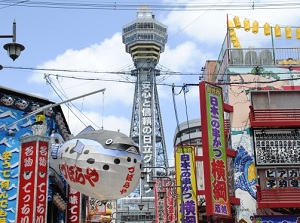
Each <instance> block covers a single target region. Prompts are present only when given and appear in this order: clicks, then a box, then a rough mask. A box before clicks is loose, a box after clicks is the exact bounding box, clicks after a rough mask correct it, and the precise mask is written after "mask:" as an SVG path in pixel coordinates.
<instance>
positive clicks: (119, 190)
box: [58, 130, 142, 200]
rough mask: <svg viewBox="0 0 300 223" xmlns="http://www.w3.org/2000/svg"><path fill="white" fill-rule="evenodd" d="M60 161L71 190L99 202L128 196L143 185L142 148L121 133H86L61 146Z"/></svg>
mask: <svg viewBox="0 0 300 223" xmlns="http://www.w3.org/2000/svg"><path fill="white" fill-rule="evenodd" d="M58 159H59V160H60V166H59V168H60V171H61V173H62V175H63V177H64V179H65V180H66V181H67V183H68V184H69V185H70V187H72V188H73V189H75V190H77V191H79V192H81V193H83V194H85V195H87V196H90V197H93V198H95V199H99V200H115V199H119V198H122V197H125V196H128V195H129V194H130V193H131V192H133V191H134V190H135V189H136V187H137V186H138V184H139V182H140V177H141V163H142V157H141V154H140V151H139V147H138V146H137V145H136V144H135V142H134V141H133V140H132V139H131V138H130V137H128V136H126V135H125V134H123V133H120V132H115V131H109V130H92V131H85V130H84V131H82V132H81V133H79V134H78V135H76V136H75V137H74V138H72V139H71V140H69V141H67V142H65V143H63V144H62V145H61V147H60V149H59V152H58Z"/></svg>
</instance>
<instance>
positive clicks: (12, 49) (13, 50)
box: [0, 20, 25, 69]
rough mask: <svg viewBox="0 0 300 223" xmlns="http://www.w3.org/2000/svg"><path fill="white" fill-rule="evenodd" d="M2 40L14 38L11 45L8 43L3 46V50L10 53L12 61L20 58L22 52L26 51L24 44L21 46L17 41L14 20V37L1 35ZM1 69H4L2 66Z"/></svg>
mask: <svg viewBox="0 0 300 223" xmlns="http://www.w3.org/2000/svg"><path fill="white" fill-rule="evenodd" d="M0 38H12V42H11V43H7V44H5V45H4V46H3V48H4V49H5V50H6V51H7V53H8V56H9V57H10V58H11V59H12V60H15V59H17V58H18V57H19V56H20V54H21V51H23V50H24V49H25V47H24V46H23V45H22V44H19V43H17V42H16V39H17V25H16V20H14V22H13V34H12V35H0ZM0 68H1V69H2V68H3V67H2V66H1V67H0Z"/></svg>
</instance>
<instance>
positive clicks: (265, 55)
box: [218, 48, 300, 73]
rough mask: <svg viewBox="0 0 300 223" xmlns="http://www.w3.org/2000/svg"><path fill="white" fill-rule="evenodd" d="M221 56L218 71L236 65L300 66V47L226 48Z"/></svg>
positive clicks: (220, 71) (221, 71)
mask: <svg viewBox="0 0 300 223" xmlns="http://www.w3.org/2000/svg"><path fill="white" fill-rule="evenodd" d="M222 52H223V53H222V54H220V56H219V60H218V62H219V64H218V65H219V70H218V73H223V72H224V71H223V70H222V68H224V67H227V66H230V65H234V66H261V65H264V66H268V65H270V66H275V65H277V66H291V65H298V66H300V48H239V49H237V48H235V49H226V50H225V51H224V50H223V51H222Z"/></svg>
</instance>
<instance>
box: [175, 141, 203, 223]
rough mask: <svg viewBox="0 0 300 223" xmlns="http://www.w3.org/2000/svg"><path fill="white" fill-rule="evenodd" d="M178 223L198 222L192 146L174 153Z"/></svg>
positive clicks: (181, 147) (193, 149)
mask: <svg viewBox="0 0 300 223" xmlns="http://www.w3.org/2000/svg"><path fill="white" fill-rule="evenodd" d="M175 168H176V185H177V186H176V190H177V216H178V222H190V223H196V222H198V202H197V196H196V194H197V193H196V191H197V182H196V166H195V148H194V146H185V145H184V146H178V147H177V148H176V151H175Z"/></svg>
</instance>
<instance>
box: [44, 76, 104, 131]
mask: <svg viewBox="0 0 300 223" xmlns="http://www.w3.org/2000/svg"><path fill="white" fill-rule="evenodd" d="M45 79H46V83H47V84H49V85H50V87H51V88H52V90H53V91H54V92H55V93H56V95H57V96H58V97H59V98H60V99H61V100H62V101H63V98H62V97H61V96H60V95H64V97H65V98H68V97H67V95H66V93H65V92H64V91H63V90H59V88H58V87H57V86H55V84H54V83H53V81H51V79H50V78H49V76H47V75H45ZM61 89H63V88H62V87H61ZM58 91H59V92H60V94H59V93H58ZM62 91H63V92H62ZM69 103H70V104H71V105H72V106H73V107H74V108H75V109H76V110H77V111H78V112H79V113H80V114H81V115H82V116H84V117H85V118H86V119H87V120H88V121H89V122H90V123H92V124H93V125H94V126H96V127H97V128H99V127H98V126H97V124H96V123H94V122H93V121H92V120H91V119H89V117H87V116H86V115H85V114H84V113H83V112H82V109H78V108H77V106H76V105H74V103H72V102H69ZM69 103H66V107H67V108H68V109H69V110H70V111H71V113H72V114H73V115H74V116H75V117H76V118H77V119H78V120H79V121H80V122H81V123H82V124H83V125H84V126H85V127H87V126H88V125H87V124H85V123H84V122H83V121H82V119H81V118H80V117H79V116H78V115H77V114H76V113H75V112H74V111H73V110H72V108H71V106H70V105H69Z"/></svg>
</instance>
